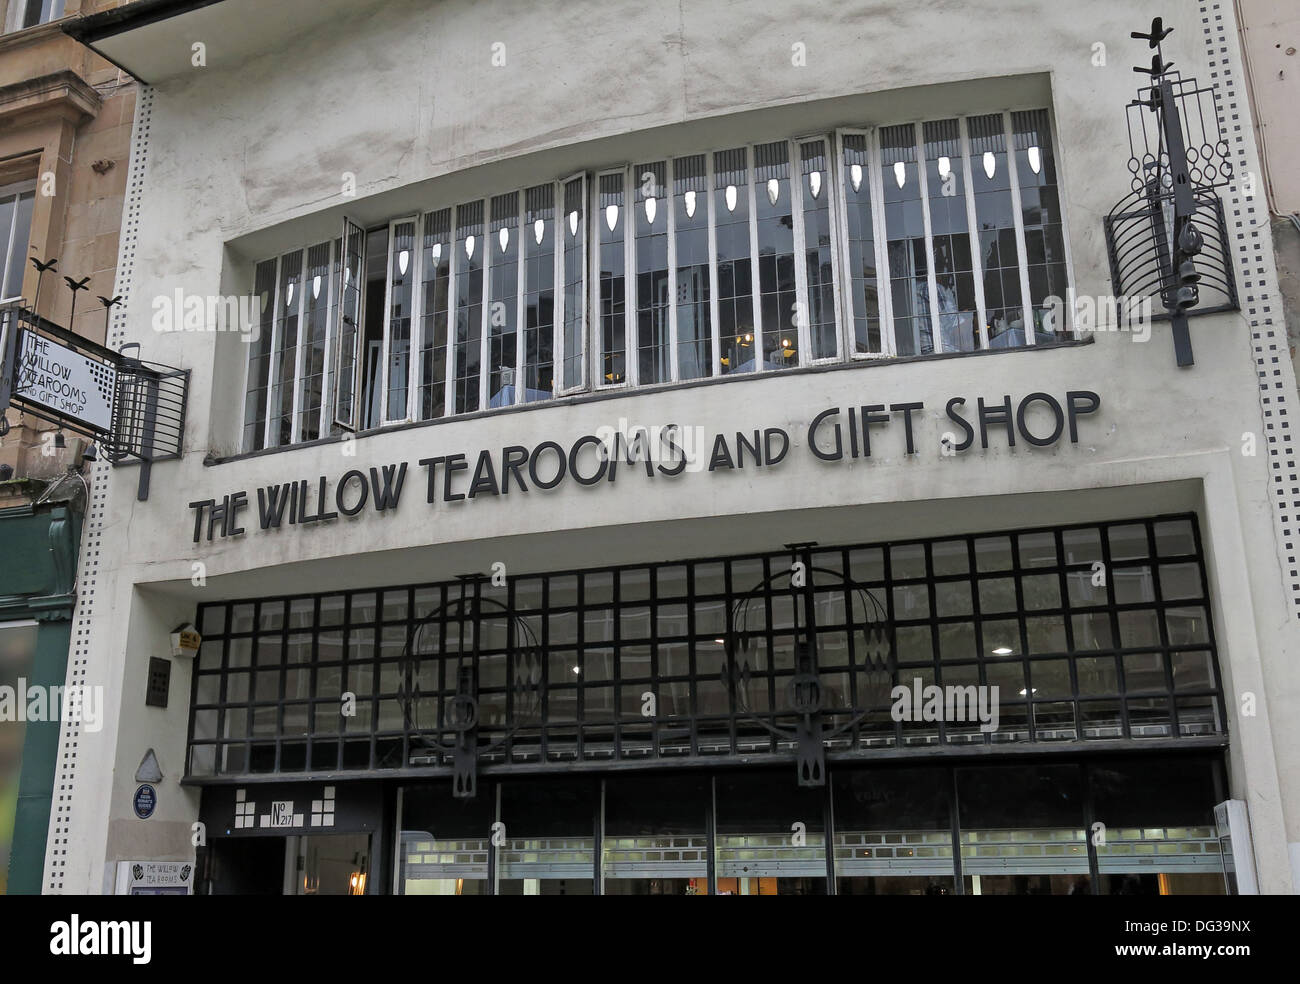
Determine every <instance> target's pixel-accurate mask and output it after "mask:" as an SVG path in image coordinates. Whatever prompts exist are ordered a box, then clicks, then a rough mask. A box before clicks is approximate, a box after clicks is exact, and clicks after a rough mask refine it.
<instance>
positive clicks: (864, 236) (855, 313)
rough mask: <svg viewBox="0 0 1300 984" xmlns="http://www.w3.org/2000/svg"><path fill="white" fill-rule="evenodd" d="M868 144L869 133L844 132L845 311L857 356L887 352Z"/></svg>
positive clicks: (842, 170)
mask: <svg viewBox="0 0 1300 984" xmlns="http://www.w3.org/2000/svg"><path fill="white" fill-rule="evenodd" d="M867 141H868V137H867V134H865V133H844V134H842V135H841V138H840V146H841V148H842V151H841V159H840V163H841V175H842V178H843V182H844V186H843V193H844V214H845V232H846V234H847V239H848V242H847V247H848V261H849V265H848V271H847V272H846V274H845V278H844V285H843V289H844V291H845V294H846V300H845V308H846V310H847V311H848V315H849V318H850V320H851V342H852V345H853V353H854V354H855V355H871V354H874V353H878V352H881V351H883V349H882V347H881V345H882V339H881V333H880V280H879V274H878V271H877V266H876V230H875V225H874V219H873V214H872V206H871V199H872V189H871V174H872V171H873V166H872V162H871V154H870V147H869V146H868V143H867Z"/></svg>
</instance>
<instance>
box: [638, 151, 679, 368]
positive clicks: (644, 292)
mask: <svg viewBox="0 0 1300 984" xmlns="http://www.w3.org/2000/svg"><path fill="white" fill-rule="evenodd" d="M634 173H635V175H636V182H637V189H636V199H635V201H636V326H637V327H636V337H637V342H636V344H637V359H638V371H639V373H640V382H642V383H662V382H666V381H667V380H669V379H671V378H672V368H671V363H670V361H669V359H670V356H671V353H670V352H669V351H668V342H669V332H668V210H667V209H666V208H664V207H663V206H664V204H665V202H664V196H665V192H666V190H667V187H668V186H667V180H668V177H667V175H668V166H667V164H665V162H663V161H657V162H656V163H653V164H638V165H637V166H636V171H635V172H634Z"/></svg>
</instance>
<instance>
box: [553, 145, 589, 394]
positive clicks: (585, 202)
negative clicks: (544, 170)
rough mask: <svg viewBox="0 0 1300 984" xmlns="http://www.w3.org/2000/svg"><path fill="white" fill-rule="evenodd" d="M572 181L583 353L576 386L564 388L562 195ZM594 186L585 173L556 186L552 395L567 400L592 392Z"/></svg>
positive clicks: (565, 313) (565, 220)
mask: <svg viewBox="0 0 1300 984" xmlns="http://www.w3.org/2000/svg"><path fill="white" fill-rule="evenodd" d="M573 181H581V182H582V184H581V185H580V186H579V193H578V200H579V201H580V202H582V213H583V214H582V215H581V216H580V217H579V224H580V227H581V229H582V233H583V235H582V250H581V253H580V255H579V257H578V263H579V266H578V269H579V270H581V271H582V274H583V289H582V290H579V291H578V297H579V299H580V301H579V303H581V305H582V316H581V322H580V325H579V329H578V337H579V338H581V339H582V342H583V344H582V350H581V353H580V357H579V358H580V361H579V370H578V383H577V385H576V386H566V385H565V384H564V376H565V372H564V370H565V365H566V363H567V361H568V354H569V353H568V347H567V345H566V343H565V334H564V329H565V324H566V321H567V318H568V310H567V307H566V305H567V303H568V289H567V288H568V279H567V278H568V272H569V271H568V267H567V266H566V265H565V253H566V251H567V249H568V247H567V246H565V243H564V238H563V235H564V231H565V230H566V229H567V228H568V226H569V213H568V212H566V211H565V210H564V205H565V192H566V190H567V188H568V186H569V184H570V183H571V182H573ZM595 185H596V182H595V181H593V180H592V179H591V175H590V173H589V172H587V171H579V172H578V173H577V174H571V175H569V176H568V177H567V178H561V179H560V180H559V181H557V182H556V186H557V187H556V192H555V195H556V198H555V215H556V248H555V263H556V266H555V268H556V292H557V294H556V310H557V311H558V312H559V313H558V314H557V315H556V318H555V343H554V346H553V351H554V352H555V395H556V396H567V395H569V394H571V393H582V392H585V391H587V390H589V389H590V388H591V377H590V367H591V361H592V360H590V359H589V358H588V357H587V356H588V352H589V350H590V343H591V337H590V334H589V328H590V324H591V318H590V316H589V312H590V311H591V306H590V300H591V294H590V291H589V289H588V288H589V287H590V280H591V274H590V266H589V261H588V256H589V255H590V254H591V252H592V250H591V248H590V244H591V234H592V229H594V228H595V226H593V225H592V209H591V194H590V191H591V188H592V187H594V186H595Z"/></svg>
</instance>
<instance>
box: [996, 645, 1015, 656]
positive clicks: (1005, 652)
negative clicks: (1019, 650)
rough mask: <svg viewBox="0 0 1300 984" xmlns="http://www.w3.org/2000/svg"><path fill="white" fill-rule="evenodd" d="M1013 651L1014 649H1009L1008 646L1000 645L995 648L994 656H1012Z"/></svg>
mask: <svg viewBox="0 0 1300 984" xmlns="http://www.w3.org/2000/svg"><path fill="white" fill-rule="evenodd" d="M1012 652H1014V650H1011V649H1008V648H1007V647H1006V646H998V648H997V649H995V650H993V655H994V656H1010V655H1011V654H1012Z"/></svg>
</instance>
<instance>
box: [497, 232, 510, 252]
mask: <svg viewBox="0 0 1300 984" xmlns="http://www.w3.org/2000/svg"><path fill="white" fill-rule="evenodd" d="M497 239H498V240H500V242H501V252H503V253H504V252H505V251H506V247H507V246H509V245H510V230H509V229H507V228H506V227H505V226H502V227H501V228H500V230H499V231H498V232H497Z"/></svg>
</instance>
